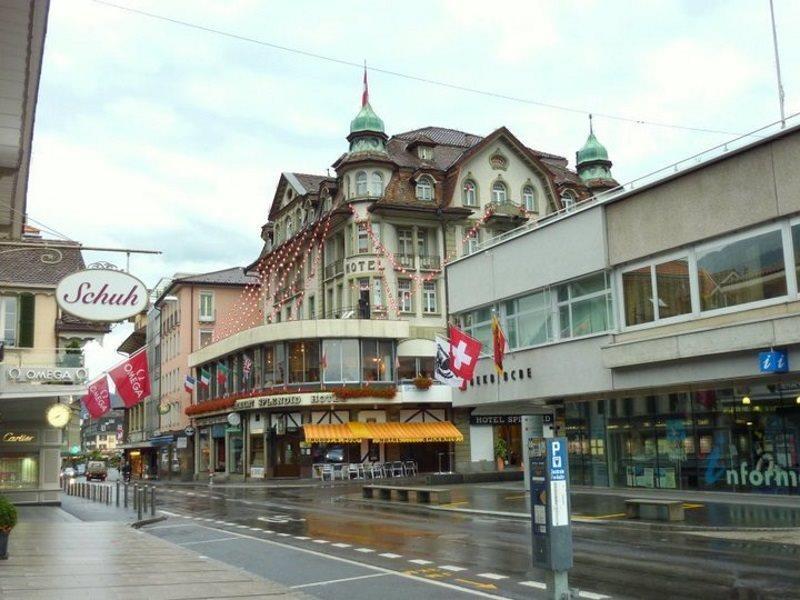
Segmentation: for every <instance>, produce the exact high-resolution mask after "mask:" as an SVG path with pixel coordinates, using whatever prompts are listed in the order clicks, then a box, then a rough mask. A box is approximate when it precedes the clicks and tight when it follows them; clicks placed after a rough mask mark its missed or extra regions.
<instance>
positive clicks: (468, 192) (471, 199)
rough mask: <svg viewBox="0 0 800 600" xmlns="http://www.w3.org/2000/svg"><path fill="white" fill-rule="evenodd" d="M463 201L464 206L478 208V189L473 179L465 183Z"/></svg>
mask: <svg viewBox="0 0 800 600" xmlns="http://www.w3.org/2000/svg"><path fill="white" fill-rule="evenodd" d="M463 200H464V206H478V188H477V187H476V186H475V182H474V181H472V180H471V179H467V180H466V181H465V182H464V190H463Z"/></svg>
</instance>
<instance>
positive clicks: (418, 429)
mask: <svg viewBox="0 0 800 600" xmlns="http://www.w3.org/2000/svg"><path fill="white" fill-rule="evenodd" d="M303 432H304V433H305V437H306V441H307V442H312V443H333V444H352V443H358V442H360V441H361V440H372V441H373V442H375V443H385V444H413V443H417V444H420V443H426V442H463V441H464V436H463V435H462V434H461V432H460V431H459V430H458V429H456V427H455V425H453V424H452V423H450V422H449V421H435V422H432V423H360V422H354V423H336V424H330V425H328V424H325V425H312V424H307V425H303Z"/></svg>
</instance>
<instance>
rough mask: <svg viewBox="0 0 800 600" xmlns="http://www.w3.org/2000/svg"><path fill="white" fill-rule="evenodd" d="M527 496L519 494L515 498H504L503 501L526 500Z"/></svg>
mask: <svg viewBox="0 0 800 600" xmlns="http://www.w3.org/2000/svg"><path fill="white" fill-rule="evenodd" d="M527 496H528V494H519V495H516V496H506V497H505V500H519V499H520V498H526V497H527Z"/></svg>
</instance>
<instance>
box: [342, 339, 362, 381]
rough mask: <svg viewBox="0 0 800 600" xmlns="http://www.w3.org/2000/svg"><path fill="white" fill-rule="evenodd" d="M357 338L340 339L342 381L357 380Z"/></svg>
mask: <svg viewBox="0 0 800 600" xmlns="http://www.w3.org/2000/svg"><path fill="white" fill-rule="evenodd" d="M358 376H359V363H358V340H342V381H359V378H358Z"/></svg>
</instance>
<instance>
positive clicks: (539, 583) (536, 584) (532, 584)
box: [519, 581, 547, 590]
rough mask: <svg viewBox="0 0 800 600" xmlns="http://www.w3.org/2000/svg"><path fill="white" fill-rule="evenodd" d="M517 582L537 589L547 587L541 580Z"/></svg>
mask: <svg viewBox="0 0 800 600" xmlns="http://www.w3.org/2000/svg"><path fill="white" fill-rule="evenodd" d="M519 584H520V585H524V586H525V587H529V588H536V589H537V590H546V589H547V584H546V583H544V582H543V581H520V582H519Z"/></svg>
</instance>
